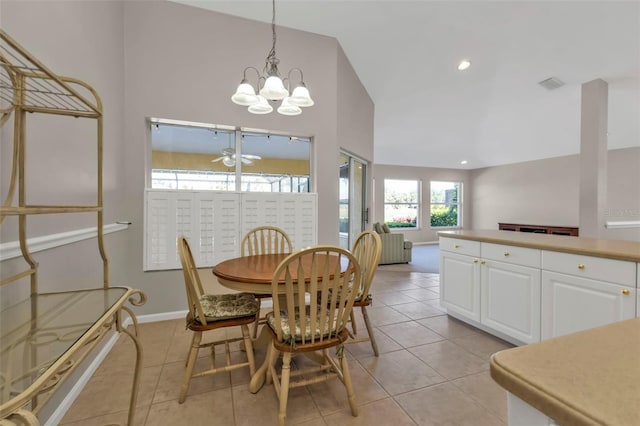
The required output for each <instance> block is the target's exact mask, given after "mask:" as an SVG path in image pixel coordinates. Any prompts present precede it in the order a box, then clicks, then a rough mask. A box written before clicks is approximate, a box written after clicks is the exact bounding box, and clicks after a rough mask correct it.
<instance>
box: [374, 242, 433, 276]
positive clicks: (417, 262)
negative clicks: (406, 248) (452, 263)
mask: <svg viewBox="0 0 640 426" xmlns="http://www.w3.org/2000/svg"><path fill="white" fill-rule="evenodd" d="M378 268H380V269H382V270H385V271H411V272H430V273H434V274H439V273H440V246H439V245H438V244H425V245H414V246H413V251H412V253H411V262H410V263H408V264H406V263H400V264H395V265H380V266H379V267H378Z"/></svg>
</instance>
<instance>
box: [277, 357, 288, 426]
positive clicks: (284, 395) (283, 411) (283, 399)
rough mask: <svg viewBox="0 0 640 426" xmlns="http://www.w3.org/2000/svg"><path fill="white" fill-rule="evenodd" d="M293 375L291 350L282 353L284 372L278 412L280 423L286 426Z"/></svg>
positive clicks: (280, 425)
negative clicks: (291, 377)
mask: <svg viewBox="0 0 640 426" xmlns="http://www.w3.org/2000/svg"><path fill="white" fill-rule="evenodd" d="M290 375H291V352H284V354H283V355H282V373H281V379H280V395H279V396H280V412H279V413H278V425H279V426H285V420H286V418H287V399H288V398H289V378H290Z"/></svg>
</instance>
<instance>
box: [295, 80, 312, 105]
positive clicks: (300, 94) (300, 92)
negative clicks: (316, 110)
mask: <svg viewBox="0 0 640 426" xmlns="http://www.w3.org/2000/svg"><path fill="white" fill-rule="evenodd" d="M289 102H291V103H292V104H293V105H297V106H299V107H303V108H305V107H310V106H313V104H314V102H313V99H311V95H309V89H307V88H306V86H305V85H304V83H302V84H300V86H298V87H296V88H295V89H293V93H292V94H291V97H289Z"/></svg>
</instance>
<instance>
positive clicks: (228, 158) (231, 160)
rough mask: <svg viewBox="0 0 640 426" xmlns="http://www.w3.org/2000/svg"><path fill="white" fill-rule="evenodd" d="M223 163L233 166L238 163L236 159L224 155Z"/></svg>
mask: <svg viewBox="0 0 640 426" xmlns="http://www.w3.org/2000/svg"><path fill="white" fill-rule="evenodd" d="M222 164H224V165H225V166H227V167H233V166H235V165H236V162H235V160H234V159H232V158H230V157H224V158H223V159H222Z"/></svg>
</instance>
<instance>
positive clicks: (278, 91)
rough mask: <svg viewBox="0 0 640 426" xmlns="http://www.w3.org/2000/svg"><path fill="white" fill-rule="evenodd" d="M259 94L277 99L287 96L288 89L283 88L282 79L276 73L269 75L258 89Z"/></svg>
mask: <svg viewBox="0 0 640 426" xmlns="http://www.w3.org/2000/svg"><path fill="white" fill-rule="evenodd" d="M260 94H261V95H262V96H264V97H265V98H267V99H271V100H273V101H279V100H280V99H284V98H286V97H287V96H289V91H288V90H287V89H285V87H284V84H283V83H282V80H281V79H280V77H278V76H277V75H270V76H269V77H267V80H266V81H265V82H264V86H263V87H262V89H260Z"/></svg>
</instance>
